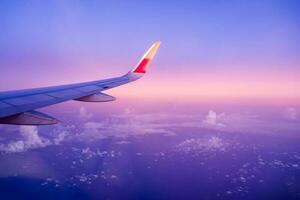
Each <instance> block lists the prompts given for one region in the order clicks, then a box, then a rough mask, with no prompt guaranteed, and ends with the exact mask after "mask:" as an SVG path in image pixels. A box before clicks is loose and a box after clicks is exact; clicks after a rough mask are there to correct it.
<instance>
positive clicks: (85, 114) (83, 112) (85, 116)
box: [79, 106, 93, 120]
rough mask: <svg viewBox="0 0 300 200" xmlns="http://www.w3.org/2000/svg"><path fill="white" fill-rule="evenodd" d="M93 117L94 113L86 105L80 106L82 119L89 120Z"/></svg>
mask: <svg viewBox="0 0 300 200" xmlns="http://www.w3.org/2000/svg"><path fill="white" fill-rule="evenodd" d="M92 117H93V114H92V113H89V112H88V111H87V110H86V108H85V107H83V106H82V107H80V109H79V118H80V119H82V120H89V119H90V118H92Z"/></svg>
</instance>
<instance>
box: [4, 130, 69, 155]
mask: <svg viewBox="0 0 300 200" xmlns="http://www.w3.org/2000/svg"><path fill="white" fill-rule="evenodd" d="M70 130H71V128H70V127H68V126H66V127H62V126H59V125H58V126H55V128H54V129H52V130H51V132H50V134H49V135H48V136H49V137H50V138H49V139H48V138H44V137H41V136H40V135H39V130H38V128H37V127H36V126H20V127H19V133H20V135H21V136H22V138H21V139H19V140H15V141H10V142H8V143H6V144H5V143H2V144H0V152H4V153H18V152H24V151H27V150H30V149H37V148H43V147H47V146H50V145H59V144H61V143H62V142H63V141H65V140H66V139H68V138H69V135H70V134H69V132H70Z"/></svg>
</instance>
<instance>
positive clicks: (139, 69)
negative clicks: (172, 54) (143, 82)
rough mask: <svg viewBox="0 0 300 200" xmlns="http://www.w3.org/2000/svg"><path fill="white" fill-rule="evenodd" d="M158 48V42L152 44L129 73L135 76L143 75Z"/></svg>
mask: <svg viewBox="0 0 300 200" xmlns="http://www.w3.org/2000/svg"><path fill="white" fill-rule="evenodd" d="M159 46H160V41H157V42H155V43H154V44H152V46H151V47H150V48H149V49H148V51H147V52H146V53H145V54H144V56H143V57H142V58H141V60H140V61H139V62H138V64H137V65H136V66H135V68H134V69H133V70H131V72H132V73H137V74H145V73H146V72H147V69H148V67H149V65H150V63H151V61H152V59H153V58H154V56H155V54H156V52H157V50H158V48H159Z"/></svg>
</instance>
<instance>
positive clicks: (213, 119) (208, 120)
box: [202, 110, 225, 126]
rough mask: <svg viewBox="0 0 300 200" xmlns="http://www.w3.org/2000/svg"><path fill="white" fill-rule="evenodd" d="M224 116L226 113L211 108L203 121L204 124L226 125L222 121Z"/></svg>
mask: <svg viewBox="0 0 300 200" xmlns="http://www.w3.org/2000/svg"><path fill="white" fill-rule="evenodd" d="M224 117H225V114H224V113H221V114H217V113H216V112H215V111H213V110H210V111H208V113H207V115H206V117H205V119H204V120H203V121H202V124H203V125H208V126H225V125H224V124H222V123H221V122H220V121H221V120H222V118H224Z"/></svg>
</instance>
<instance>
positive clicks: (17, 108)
mask: <svg viewBox="0 0 300 200" xmlns="http://www.w3.org/2000/svg"><path fill="white" fill-rule="evenodd" d="M159 46H160V42H155V43H154V44H153V45H152V46H151V47H150V48H149V50H148V51H147V52H146V53H145V54H144V56H143V57H142V58H141V60H140V61H139V62H138V64H137V65H136V66H135V67H134V69H133V70H131V71H129V72H128V73H127V74H125V75H123V76H120V77H116V78H110V79H104V80H97V81H90V82H85V83H76V84H69V85H62V86H52V87H45V88H36V89H26V90H17V91H8V92H0V123H4V124H18V125H46V124H55V123H57V122H58V121H57V120H56V119H54V118H52V117H50V116H48V115H45V114H43V113H40V112H37V111H34V110H35V109H38V108H42V107H46V106H50V105H53V104H57V103H61V102H64V101H68V100H78V101H86V102H106V101H113V100H115V98H114V97H112V96H109V95H107V94H104V93H102V91H105V90H108V89H111V88H114V87H118V86H120V85H124V84H126V83H130V82H132V81H135V80H137V79H139V78H141V77H142V76H143V75H144V74H145V73H146V72H147V69H148V67H149V64H150V63H151V61H152V59H153V58H154V56H155V54H156V52H157V50H158V48H159Z"/></svg>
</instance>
